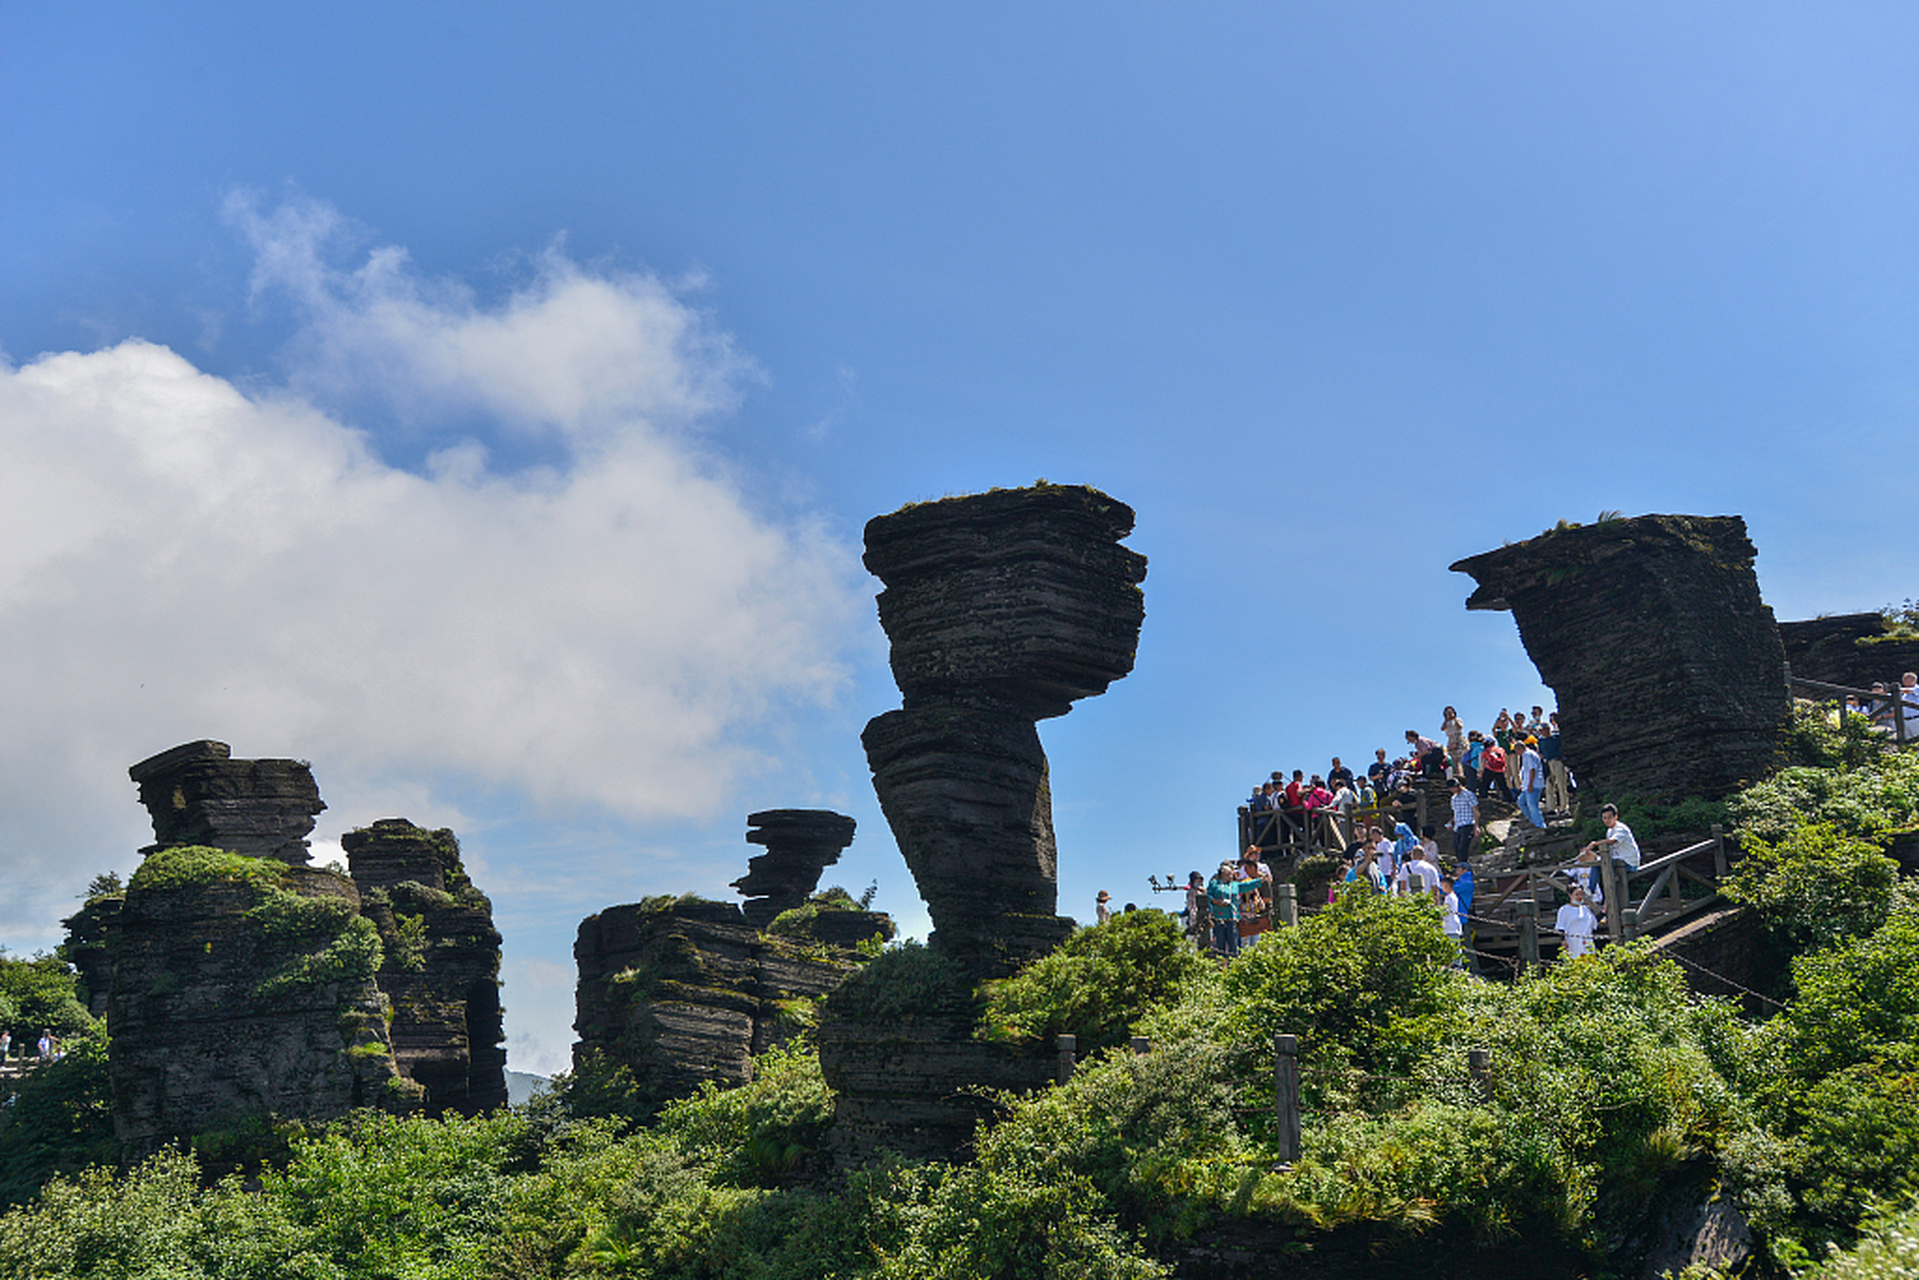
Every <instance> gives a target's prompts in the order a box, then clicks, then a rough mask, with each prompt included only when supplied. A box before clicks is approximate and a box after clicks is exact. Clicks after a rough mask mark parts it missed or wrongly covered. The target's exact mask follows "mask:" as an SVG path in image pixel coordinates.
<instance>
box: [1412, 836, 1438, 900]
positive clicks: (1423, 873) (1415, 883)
mask: <svg viewBox="0 0 1919 1280" xmlns="http://www.w3.org/2000/svg"><path fill="white" fill-rule="evenodd" d="M1406 871H1407V876H1406V878H1407V882H1408V887H1409V889H1410V890H1411V891H1412V892H1413V893H1417V894H1419V895H1421V896H1422V897H1425V896H1430V897H1432V898H1433V899H1435V900H1437V899H1438V897H1439V881H1440V874H1439V866H1438V864H1437V863H1435V862H1434V861H1433V860H1432V858H1431V857H1429V856H1428V855H1427V853H1426V851H1425V850H1424V849H1421V850H1420V851H1419V855H1418V856H1417V857H1415V858H1414V859H1413V860H1412V862H1411V863H1410V864H1409V865H1408V866H1407V868H1406Z"/></svg>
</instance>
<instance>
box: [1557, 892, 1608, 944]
mask: <svg viewBox="0 0 1919 1280" xmlns="http://www.w3.org/2000/svg"><path fill="white" fill-rule="evenodd" d="M1553 929H1554V930H1555V931H1556V932H1557V933H1558V934H1559V936H1560V937H1562V938H1564V939H1565V940H1566V959H1568V960H1577V959H1578V958H1579V957H1580V956H1583V955H1585V954H1586V953H1587V952H1589V951H1591V950H1592V949H1593V935H1594V934H1595V933H1597V932H1598V931H1599V917H1598V916H1596V915H1594V914H1593V910H1592V908H1591V907H1589V906H1587V905H1586V891H1585V890H1584V889H1582V888H1580V887H1579V886H1578V885H1574V886H1573V888H1572V901H1571V902H1568V903H1567V904H1566V905H1565V906H1563V907H1561V908H1560V909H1559V914H1558V915H1557V916H1555V917H1554V918H1553Z"/></svg>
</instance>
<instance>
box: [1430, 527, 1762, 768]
mask: <svg viewBox="0 0 1919 1280" xmlns="http://www.w3.org/2000/svg"><path fill="white" fill-rule="evenodd" d="M1756 554H1757V552H1756V550H1755V549H1754V547H1753V545H1752V542H1751V541H1750V540H1749V539H1748V538H1747V536H1746V522H1745V521H1744V520H1742V519H1740V518H1739V517H1738V516H1669V515H1649V516H1639V517H1636V518H1633V519H1624V520H1606V521H1602V522H1600V523H1598V524H1592V525H1585V526H1578V527H1572V528H1565V529H1556V530H1552V531H1549V532H1547V533H1545V534H1543V535H1541V536H1540V537H1537V538H1533V539H1531V540H1530V541H1527V542H1521V543H1516V544H1513V545H1510V546H1505V547H1501V548H1500V549H1499V550H1497V551H1488V552H1485V553H1484V554H1482V555H1477V556H1471V557H1468V558H1467V559H1464V560H1461V561H1459V562H1458V563H1456V564H1454V565H1453V566H1452V567H1453V569H1454V570H1455V571H1457V572H1460V573H1466V574H1470V575H1472V577H1473V578H1474V580H1475V581H1477V582H1478V584H1479V589H1478V590H1476V591H1474V592H1473V594H1472V596H1471V597H1470V598H1469V599H1468V600H1467V601H1466V607H1467V608H1469V609H1508V610H1511V612H1512V615H1513V620H1514V621H1515V622H1516V623H1518V625H1519V637H1520V640H1521V641H1522V642H1523V643H1524V644H1525V646H1526V653H1527V654H1528V656H1530V657H1531V658H1532V660H1533V665H1534V666H1536V667H1538V668H1539V675H1540V678H1541V679H1542V680H1543V681H1545V683H1546V684H1547V685H1549V686H1551V688H1552V689H1553V692H1554V693H1555V694H1556V695H1557V696H1558V702H1559V726H1560V732H1561V735H1562V742H1563V746H1564V751H1565V757H1566V761H1567V763H1568V765H1569V766H1570V767H1571V768H1572V770H1573V771H1574V773H1575V774H1576V775H1577V776H1578V778H1579V780H1580V784H1581V786H1582V789H1583V790H1584V793H1585V794H1586V795H1587V796H1588V797H1597V798H1598V799H1601V800H1603V799H1608V798H1611V797H1615V796H1620V795H1627V794H1635V795H1640V796H1645V797H1653V796H1682V795H1690V796H1708V797H1713V796H1722V795H1725V794H1727V793H1729V792H1731V791H1733V790H1735V789H1737V788H1738V787H1739V786H1741V785H1743V784H1744V783H1746V782H1749V781H1751V780H1753V779H1755V778H1759V777H1761V776H1763V775H1764V774H1765V773H1766V772H1767V771H1768V770H1770V769H1771V768H1772V767H1773V765H1774V764H1775V763H1776V760H1777V756H1778V752H1779V749H1780V743H1781V739H1782V736H1783V733H1784V731H1785V727H1786V723H1787V720H1788V718H1789V714H1790V706H1791V704H1790V699H1789V698H1788V697H1787V693H1786V681H1785V650H1784V649H1783V648H1782V646H1781V644H1780V638H1779V628H1778V626H1777V625H1776V624H1775V622H1774V620H1773V616H1772V610H1771V609H1768V608H1767V607H1766V605H1765V603H1764V602H1763V601H1762V600H1761V599H1760V597H1759V581H1758V579H1757V577H1755V576H1754V574H1753V568H1752V565H1753V558H1754V556H1755V555H1756Z"/></svg>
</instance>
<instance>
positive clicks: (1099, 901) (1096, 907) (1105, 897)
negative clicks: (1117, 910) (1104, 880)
mask: <svg viewBox="0 0 1919 1280" xmlns="http://www.w3.org/2000/svg"><path fill="white" fill-rule="evenodd" d="M1112 900H1113V895H1112V894H1110V893H1108V892H1106V890H1104V889H1101V890H1100V891H1099V897H1098V898H1096V899H1094V901H1093V913H1094V914H1095V915H1097V916H1098V917H1099V922H1100V923H1101V924H1105V923H1106V922H1107V921H1108V920H1111V919H1112V918H1113V913H1112V911H1111V910H1110V909H1109V908H1108V907H1107V905H1106V904H1107V903H1109V902H1111V901H1112Z"/></svg>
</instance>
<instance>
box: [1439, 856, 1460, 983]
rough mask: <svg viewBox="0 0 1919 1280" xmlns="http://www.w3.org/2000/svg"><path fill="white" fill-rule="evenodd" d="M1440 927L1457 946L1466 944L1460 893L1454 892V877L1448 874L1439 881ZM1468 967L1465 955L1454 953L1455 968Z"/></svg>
mask: <svg viewBox="0 0 1919 1280" xmlns="http://www.w3.org/2000/svg"><path fill="white" fill-rule="evenodd" d="M1439 888H1440V899H1439V911H1440V915H1439V928H1440V932H1442V933H1444V934H1445V935H1446V936H1447V937H1449V938H1451V939H1452V940H1453V945H1454V946H1455V947H1457V946H1462V945H1464V943H1465V941H1466V938H1465V928H1464V926H1463V925H1462V923H1461V922H1460V919H1459V895H1458V894H1457V893H1454V892H1453V878H1452V877H1451V876H1446V877H1444V878H1442V879H1441V880H1440V882H1439ZM1465 967H1466V964H1465V957H1464V956H1463V955H1462V954H1461V953H1458V952H1455V953H1454V954H1453V968H1455V969H1463V968H1465Z"/></svg>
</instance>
